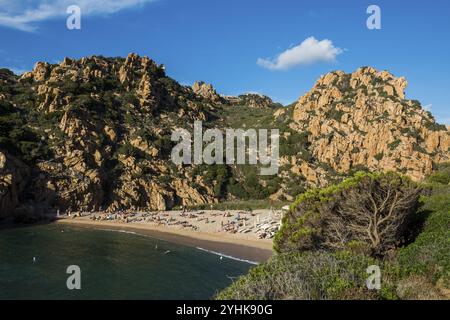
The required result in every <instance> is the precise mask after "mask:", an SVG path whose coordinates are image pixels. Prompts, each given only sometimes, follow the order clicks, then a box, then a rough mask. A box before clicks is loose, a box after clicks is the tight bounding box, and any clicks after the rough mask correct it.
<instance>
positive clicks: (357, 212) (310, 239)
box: [274, 173, 420, 255]
mask: <svg viewBox="0 0 450 320" xmlns="http://www.w3.org/2000/svg"><path fill="white" fill-rule="evenodd" d="M419 193H420V188H419V186H418V185H417V184H416V183H414V182H412V181H411V180H410V179H409V178H406V177H402V176H400V175H398V174H395V173H376V174H375V173H357V174H356V175H355V176H354V177H353V178H350V179H347V180H345V181H344V182H342V183H340V184H338V185H332V186H330V187H328V188H324V189H312V190H309V191H307V192H305V193H303V194H301V195H300V196H299V197H298V198H297V200H296V201H295V202H294V203H293V204H292V205H291V210H290V212H289V213H288V214H286V215H285V217H284V219H283V223H282V227H281V229H280V230H279V231H278V233H277V234H276V236H275V240H274V248H275V250H276V251H277V252H298V251H305V250H318V249H324V250H332V251H333V250H342V249H346V248H347V246H348V245H349V244H350V243H352V242H354V241H358V242H362V243H364V244H366V245H367V246H368V247H369V248H370V249H371V251H372V253H373V254H377V255H378V254H384V253H385V252H386V251H388V250H390V249H392V248H395V247H396V246H398V245H400V244H401V243H402V242H404V241H406V239H407V238H408V237H409V232H410V230H411V228H412V226H411V223H412V221H413V220H412V218H413V217H414V215H415V213H416V209H417V207H418V204H419Z"/></svg>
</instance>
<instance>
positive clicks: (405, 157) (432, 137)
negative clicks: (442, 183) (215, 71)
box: [0, 54, 450, 218]
mask: <svg viewBox="0 0 450 320" xmlns="http://www.w3.org/2000/svg"><path fill="white" fill-rule="evenodd" d="M405 87H406V81H405V80H404V79H403V78H398V79H397V78H394V77H393V76H392V75H391V74H389V73H387V72H377V71H376V70H374V69H372V68H362V69H359V70H358V71H356V72H355V73H353V74H344V73H343V72H334V73H330V74H327V75H325V76H323V77H322V78H321V79H320V80H319V81H318V82H317V83H316V84H315V85H314V87H313V88H312V90H311V91H310V92H308V93H307V94H306V95H304V96H303V97H301V98H300V99H299V100H298V102H297V103H295V104H293V105H291V106H288V107H282V106H281V105H279V104H276V103H274V102H273V101H272V100H270V98H268V97H265V96H261V95H257V94H243V95H240V96H237V97H228V96H222V95H220V94H218V93H217V92H216V91H215V90H214V88H213V87H212V86H211V85H207V84H205V83H202V82H198V83H196V84H194V86H193V87H192V88H190V87H186V86H182V85H180V84H178V83H177V82H176V81H175V80H173V79H171V78H170V77H168V76H167V75H166V74H165V70H164V66H162V65H158V64H156V63H155V62H154V61H153V60H151V59H149V58H147V57H139V56H137V55H135V54H130V55H129V56H128V57H127V58H125V59H124V58H105V57H99V56H93V57H88V58H82V59H80V60H72V59H69V58H66V59H64V61H63V62H61V63H60V64H52V65H51V64H48V63H44V62H39V63H37V64H36V66H35V68H34V70H33V71H31V72H28V73H25V74H23V75H22V76H20V77H19V76H16V75H14V74H13V73H12V72H10V71H9V70H6V69H2V70H0V218H1V217H5V216H8V215H10V214H12V213H14V212H18V213H24V214H26V215H31V216H38V215H39V214H40V213H41V212H46V211H47V210H48V209H49V208H59V209H61V210H93V209H94V210H98V209H100V208H102V209H108V210H121V209H137V208H142V209H147V210H164V209H169V208H173V207H175V206H180V205H183V206H195V205H205V204H208V203H217V202H219V201H224V200H239V199H243V200H248V199H269V198H270V199H272V200H274V201H275V200H292V199H294V197H295V196H297V195H298V194H300V193H301V192H303V191H304V190H305V188H307V187H310V186H326V185H327V184H329V183H331V182H336V181H339V180H342V178H343V177H344V176H345V175H346V174H347V173H349V172H352V171H357V170H361V169H364V170H372V171H377V170H394V171H398V172H402V173H404V174H406V175H409V176H410V177H412V178H413V179H415V180H421V179H423V178H424V177H425V176H426V175H428V174H429V173H431V172H432V170H433V167H434V166H435V165H436V164H437V163H440V162H443V161H448V159H449V157H450V155H449V147H450V138H449V131H448V130H447V128H445V127H444V126H441V125H438V124H437V123H436V122H435V120H434V119H433V117H432V115H431V114H430V113H428V112H426V111H424V110H423V109H422V108H421V106H420V103H418V102H417V101H409V100H405V99H404V93H403V90H404V89H405ZM195 120H201V121H203V123H204V126H206V127H211V128H213V127H219V128H228V127H233V128H243V129H246V128H256V129H257V128H267V129H270V128H277V129H279V130H280V134H281V138H280V155H281V159H280V165H281V167H280V172H279V174H278V176H267V177H263V176H259V175H258V173H257V168H256V167H255V166H250V165H239V166H227V165H212V166H208V165H200V166H176V165H174V164H173V163H172V162H171V161H170V159H169V157H170V152H171V149H172V147H173V145H174V144H173V143H172V142H171V141H170V136H171V132H172V130H173V129H174V128H177V127H185V128H188V129H192V126H193V123H194V121H195Z"/></svg>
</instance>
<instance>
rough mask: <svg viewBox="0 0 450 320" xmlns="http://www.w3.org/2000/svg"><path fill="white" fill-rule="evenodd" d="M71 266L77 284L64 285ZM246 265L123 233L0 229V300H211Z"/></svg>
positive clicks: (50, 228) (52, 226) (52, 228)
mask: <svg viewBox="0 0 450 320" xmlns="http://www.w3.org/2000/svg"><path fill="white" fill-rule="evenodd" d="M72 265H75V266H78V267H79V268H80V274H81V278H80V280H81V281H80V284H81V289H80V290H76V289H75V290H69V289H68V288H67V279H68V278H69V277H70V276H71V275H73V273H70V274H68V273H67V268H68V267H69V266H72ZM250 267H252V265H251V264H249V263H247V262H243V261H239V260H235V259H232V258H231V257H221V256H220V255H218V254H215V253H211V252H208V251H204V250H201V249H200V248H193V247H187V246H182V245H178V244H174V243H170V242H166V241H161V240H157V239H154V238H151V237H149V236H144V235H138V234H134V233H129V232H124V231H117V230H114V231H113V230H111V231H108V230H96V229H87V228H82V227H73V226H65V225H57V224H47V225H37V226H27V227H17V228H6V229H5V228H4V229H0V299H164V300H165V299H211V298H213V296H214V295H215V294H216V293H217V292H218V291H220V290H221V289H223V288H225V287H227V286H228V285H229V284H230V283H231V279H233V278H234V277H238V276H239V275H242V274H244V273H246V272H247V271H248V269H249V268H250ZM72 283H73V282H72Z"/></svg>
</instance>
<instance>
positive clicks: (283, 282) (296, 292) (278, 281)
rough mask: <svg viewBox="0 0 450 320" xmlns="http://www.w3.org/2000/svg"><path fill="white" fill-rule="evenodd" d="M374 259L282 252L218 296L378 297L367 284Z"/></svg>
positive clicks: (258, 297) (262, 297) (285, 297)
mask: <svg viewBox="0 0 450 320" xmlns="http://www.w3.org/2000/svg"><path fill="white" fill-rule="evenodd" d="M373 264H377V262H376V261H375V260H374V259H371V258H368V257H365V256H363V255H350V254H348V253H336V254H329V253H326V252H311V253H304V254H289V255H278V256H276V257H274V258H272V259H271V260H270V261H268V262H266V263H264V264H262V265H259V266H257V267H254V268H252V269H251V270H250V271H249V273H248V274H247V275H245V276H243V277H240V278H239V279H237V280H236V281H235V282H234V283H233V284H232V285H231V286H230V287H228V288H227V289H225V290H224V291H222V292H221V293H220V294H219V295H218V296H217V297H216V298H217V299H220V300H283V299H289V300H291V299H295V300H325V299H376V298H379V297H380V295H381V294H382V293H381V292H376V291H372V292H371V291H369V290H368V289H367V287H366V284H365V280H366V278H367V273H366V269H367V267H368V266H370V265H373Z"/></svg>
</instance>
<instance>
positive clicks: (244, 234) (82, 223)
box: [57, 210, 281, 262]
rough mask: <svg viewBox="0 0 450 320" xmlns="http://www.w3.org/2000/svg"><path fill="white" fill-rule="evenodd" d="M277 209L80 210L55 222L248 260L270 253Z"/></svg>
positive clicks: (263, 259) (258, 259)
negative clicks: (137, 235)
mask: <svg viewBox="0 0 450 320" xmlns="http://www.w3.org/2000/svg"><path fill="white" fill-rule="evenodd" d="M280 219H281V213H280V212H274V211H271V210H255V212H252V213H249V212H244V211H226V212H225V211H217V210H211V211H194V212H181V211H162V212H154V213H132V214H130V213H128V214H124V213H115V214H111V213H108V214H106V213H80V214H71V216H63V217H59V218H58V220H57V223H58V224H61V225H64V224H65V225H76V226H79V227H87V228H97V229H107V230H123V231H128V232H135V233H137V234H144V235H149V236H151V237H154V238H156V239H160V240H165V241H169V242H173V243H177V244H183V245H187V246H192V247H196V248H200V249H203V250H208V251H212V252H215V253H220V254H222V255H224V256H231V257H235V258H238V259H242V260H247V261H252V262H263V261H266V260H267V259H268V258H270V257H271V255H272V239H271V238H272V237H273V232H272V231H271V230H275V229H276V228H278V227H279V220H280Z"/></svg>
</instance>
